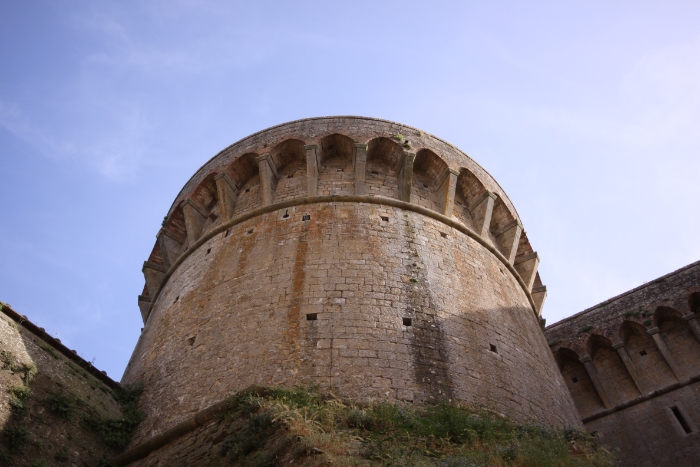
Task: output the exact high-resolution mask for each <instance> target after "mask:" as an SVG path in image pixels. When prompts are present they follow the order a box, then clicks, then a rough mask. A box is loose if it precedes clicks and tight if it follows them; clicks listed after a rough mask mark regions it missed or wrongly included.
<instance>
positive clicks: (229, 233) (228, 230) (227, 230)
mask: <svg viewBox="0 0 700 467" xmlns="http://www.w3.org/2000/svg"><path fill="white" fill-rule="evenodd" d="M229 235H231V229H226V235H225V237H228V236H229Z"/></svg>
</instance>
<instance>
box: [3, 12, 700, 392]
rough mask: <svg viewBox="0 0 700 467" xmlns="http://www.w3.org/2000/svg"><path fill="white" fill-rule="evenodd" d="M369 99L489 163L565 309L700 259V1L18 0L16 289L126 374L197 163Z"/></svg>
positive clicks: (360, 111)
mask: <svg viewBox="0 0 700 467" xmlns="http://www.w3.org/2000/svg"><path fill="white" fill-rule="evenodd" d="M323 115H364V116H371V117H378V118H386V119H390V120H395V121H399V122H402V123H406V124H408V125H412V126H415V127H418V128H421V129H422V130H424V131H427V132H430V133H432V134H435V135H437V136H439V137H441V138H443V139H446V140H448V141H450V142H451V143H452V144H454V145H455V146H457V147H459V148H460V149H462V150H464V151H465V152H467V153H468V154H469V155H470V156H471V157H472V158H474V159H475V160H476V161H477V162H479V163H480V164H481V165H482V166H484V167H485V168H486V169H487V170H488V171H489V172H491V173H492V174H493V175H494V177H495V178H496V179H497V180H498V181H499V183H500V184H501V185H502V186H503V188H504V189H505V190H506V192H507V193H508V195H509V196H510V198H511V199H512V200H513V202H514V204H515V206H516V208H517V209H518V211H519V213H520V215H521V217H522V219H523V223H524V225H525V229H526V231H527V232H528V237H529V238H530V241H531V242H532V244H533V246H534V247H535V249H536V250H537V251H538V252H539V254H540V258H541V261H542V263H541V265H540V272H541V274H542V278H543V280H544V282H545V284H546V285H547V286H548V290H549V296H548V299H547V303H546V304H545V311H544V316H545V317H546V318H547V319H548V322H550V323H552V322H554V321H557V320H559V319H561V318H563V317H565V316H568V315H570V314H572V313H575V312H577V311H581V310H582V309H584V308H586V307H589V306H591V305H594V304H596V303H598V302H600V301H603V300H605V299H607V298H609V297H611V296H613V295H616V294H618V293H621V292H624V291H625V290H628V289H630V288H632V287H634V286H637V285H639V284H641V283H642V282H645V281H648V280H651V279H654V278H655V277H657V276H660V275H662V274H665V273H667V272H670V271H671V270H673V269H675V268H678V267H681V266H683V265H685V264H688V263H690V262H693V261H696V260H698V259H700V238H699V236H700V208H699V206H698V200H700V182H699V181H698V174H699V173H700V131H699V129H700V3H698V2H690V1H689V2H670V1H664V2H661V1H658V2H641V1H634V2H632V1H619V2H610V1H605V2H604V1H600V2H595V1H566V2H564V1H559V2H557V1H544V2H536V1H533V2H522V1H514V2H498V1H494V2H466V1H464V2H439V1H435V2H411V1H402V2H382V1H376V0H375V1H370V2H363V1H353V2H340V1H337V2H303V1H296V2H265V1H256V2H233V1H230V2H197V1H177V0H170V1H167V2H166V1H162V2H161V1H148V0H143V1H138V2H137V1H120V2H103V1H94V0H91V1H45V2H42V1H39V0H33V1H31V2H16V1H11V0H0V174H2V183H0V200H1V201H2V202H1V203H0V258H1V260H2V263H1V264H2V267H1V268H0V300H2V301H4V302H8V303H10V304H11V305H12V306H13V307H14V308H15V309H16V310H17V311H19V312H20V313H23V314H25V315H27V316H28V317H29V318H30V319H31V320H33V321H34V322H36V323H37V324H39V325H40V326H43V327H45V328H46V329H47V330H48V331H49V332H50V333H52V334H53V335H55V336H57V337H59V338H60V339H61V340H62V341H63V342H64V343H66V344H67V345H68V346H69V347H71V348H74V349H76V350H77V351H78V352H79V354H80V355H81V356H83V357H84V358H86V359H88V360H92V359H95V364H96V365H97V366H98V368H100V369H104V370H106V371H107V372H108V374H109V375H110V376H112V377H113V378H116V379H119V378H120V377H121V374H122V371H123V369H124V366H125V365H126V362H127V361H128V359H129V357H130V354H131V350H132V349H133V346H134V344H135V342H136V339H137V337H138V334H139V330H140V328H141V321H140V316H139V312H138V308H137V305H136V297H137V295H138V294H139V292H140V291H141V289H142V287H143V276H142V274H141V265H142V262H143V261H144V260H145V259H146V258H147V256H148V254H149V252H150V249H151V248H152V246H153V242H154V238H155V237H154V236H155V234H156V233H157V231H158V228H159V225H160V221H161V219H162V218H163V216H164V215H165V213H166V212H167V209H168V207H169V206H170V203H171V202H172V201H173V199H174V197H175V196H176V195H177V193H178V191H179V190H180V188H181V187H182V185H183V184H184V183H185V182H186V181H187V179H188V178H189V177H190V175H192V174H193V173H194V171H195V170H196V169H197V168H199V166H200V165H201V164H202V163H203V162H205V161H206V160H208V159H209V158H210V157H212V156H213V155H214V154H215V153H216V152H218V151H219V150H221V149H222V148H224V147H225V146H227V145H229V144H231V143H233V142H235V141H237V140H238V139H240V138H242V137H244V136H246V135H248V134H250V133H253V132H255V131H258V130H261V129H263V128H266V127H269V126H271V125H275V124H278V123H282V122H285V121H289V120H293V119H298V118H304V117H312V116H323Z"/></svg>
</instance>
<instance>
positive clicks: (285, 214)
mask: <svg viewBox="0 0 700 467" xmlns="http://www.w3.org/2000/svg"><path fill="white" fill-rule="evenodd" d="M288 217H289V209H285V210H284V216H282V219H287V218H288Z"/></svg>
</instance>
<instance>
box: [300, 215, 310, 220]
mask: <svg viewBox="0 0 700 467" xmlns="http://www.w3.org/2000/svg"><path fill="white" fill-rule="evenodd" d="M301 220H302V221H310V220H311V215H309V214H304V216H303V217H302V218H301Z"/></svg>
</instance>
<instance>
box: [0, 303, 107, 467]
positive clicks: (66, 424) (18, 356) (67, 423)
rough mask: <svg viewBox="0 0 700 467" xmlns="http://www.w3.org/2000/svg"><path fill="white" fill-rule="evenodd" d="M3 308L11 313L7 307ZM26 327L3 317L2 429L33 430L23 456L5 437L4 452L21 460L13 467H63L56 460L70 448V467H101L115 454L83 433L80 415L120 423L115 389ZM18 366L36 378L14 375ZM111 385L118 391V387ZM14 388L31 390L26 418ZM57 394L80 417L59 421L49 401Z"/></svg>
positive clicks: (0, 342)
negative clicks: (16, 406) (35, 466)
mask: <svg viewBox="0 0 700 467" xmlns="http://www.w3.org/2000/svg"><path fill="white" fill-rule="evenodd" d="M0 308H4V309H6V308H5V307H3V305H0ZM13 314H14V312H13ZM26 324H27V322H26V321H24V323H23V324H18V323H16V322H15V321H13V320H12V319H11V318H9V317H8V316H7V315H5V314H4V313H2V312H0V352H1V353H2V363H0V430H7V429H8V428H10V427H17V426H19V427H25V428H26V429H27V431H28V442H27V445H26V447H25V448H24V449H23V450H22V451H21V452H12V450H11V449H10V448H11V446H10V445H8V440H7V437H6V436H5V437H3V438H2V445H0V451H1V452H3V453H7V452H9V453H10V454H11V455H12V456H13V457H14V458H15V461H20V460H21V461H22V462H21V463H16V464H13V465H30V464H31V463H32V462H33V461H38V460H41V459H43V460H46V461H48V465H51V466H54V465H64V464H63V463H60V464H59V462H55V461H54V459H53V457H54V455H55V454H56V453H57V452H59V451H60V450H61V449H66V453H67V456H68V459H67V460H68V461H70V462H69V463H68V464H67V465H71V464H72V465H84V466H95V467H96V466H97V465H98V463H99V458H100V457H101V456H102V455H103V454H107V455H109V456H113V455H114V454H115V449H113V448H110V447H108V446H106V445H105V444H104V442H103V441H102V440H101V439H100V438H99V437H98V436H97V435H96V434H94V433H90V432H88V431H86V430H83V429H81V426H80V419H79V415H78V412H80V413H86V412H90V413H96V414H99V415H101V416H105V417H111V418H119V417H121V411H120V407H119V405H118V403H117V402H116V401H115V399H114V398H113V394H112V391H111V390H110V387H109V386H107V385H105V384H104V381H102V380H100V379H98V378H95V377H94V376H93V375H92V374H90V373H89V372H88V371H86V369H85V368H86V367H87V366H88V365H89V364H88V363H87V362H85V361H82V360H81V359H79V358H74V359H68V358H66V357H65V356H64V355H62V354H61V352H60V350H59V349H57V348H56V347H53V346H52V345H50V344H49V343H48V342H46V341H45V340H44V339H42V337H43V336H40V335H37V334H34V333H32V332H30V331H28V330H27V328H26V327H25V326H24V325H26ZM76 361H77V362H79V363H82V365H83V366H82V367H81V366H79V365H78V364H76ZM11 362H12V363H11ZM13 366H15V367H21V368H33V369H34V370H35V371H31V374H33V375H34V376H33V377H31V378H29V379H28V380H25V379H24V377H23V373H22V371H18V370H14V371H13V369H12V367H13ZM111 384H112V386H117V383H114V382H111ZM13 386H14V387H24V388H29V390H30V391H31V395H30V396H29V398H28V399H27V400H26V401H24V405H25V406H26V407H27V409H28V410H27V412H28V413H27V414H25V415H23V416H21V415H18V414H17V412H15V411H13V410H12V407H11V399H12V397H13V396H12V395H11V393H10V391H9V389H10V388H11V387H13ZM52 394H61V395H63V396H66V397H68V398H70V399H71V400H74V401H76V403H77V404H78V405H77V406H76V407H75V410H74V411H75V412H76V413H75V414H74V415H73V417H72V419H71V420H64V419H62V418H60V417H57V416H55V415H53V414H52V413H51V411H50V410H48V409H47V406H46V404H45V403H44V401H45V400H46V398H47V397H49V396H50V395H52ZM78 401H79V402H78ZM44 465H46V464H44Z"/></svg>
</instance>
